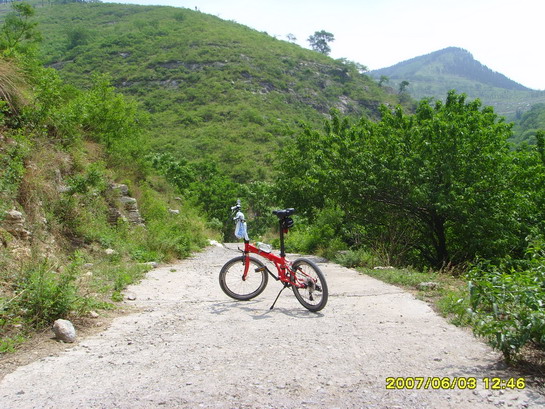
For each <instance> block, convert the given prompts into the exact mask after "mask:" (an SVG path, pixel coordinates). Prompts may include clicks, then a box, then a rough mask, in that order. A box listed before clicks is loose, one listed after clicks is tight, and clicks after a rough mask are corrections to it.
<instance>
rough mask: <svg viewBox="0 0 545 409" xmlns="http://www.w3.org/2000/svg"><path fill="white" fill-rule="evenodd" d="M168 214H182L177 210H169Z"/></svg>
mask: <svg viewBox="0 0 545 409" xmlns="http://www.w3.org/2000/svg"><path fill="white" fill-rule="evenodd" d="M168 212H169V213H170V214H180V211H179V210H177V209H168Z"/></svg>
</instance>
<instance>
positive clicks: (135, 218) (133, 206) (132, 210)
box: [119, 196, 144, 226]
mask: <svg viewBox="0 0 545 409" xmlns="http://www.w3.org/2000/svg"><path fill="white" fill-rule="evenodd" d="M119 200H120V201H121V203H123V207H124V208H125V210H126V211H127V219H129V222H131V223H133V224H136V225H139V226H143V225H144V220H143V219H142V217H141V216H140V211H139V210H138V204H137V202H136V199H135V198H134V197H130V196H121V198H120V199H119Z"/></svg>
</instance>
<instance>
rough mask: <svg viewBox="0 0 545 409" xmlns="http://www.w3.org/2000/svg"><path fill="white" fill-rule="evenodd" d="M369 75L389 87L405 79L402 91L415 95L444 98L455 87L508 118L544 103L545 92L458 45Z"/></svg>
mask: <svg viewBox="0 0 545 409" xmlns="http://www.w3.org/2000/svg"><path fill="white" fill-rule="evenodd" d="M369 75H370V76H371V77H372V78H375V79H377V80H380V78H382V80H383V81H385V77H387V78H388V83H389V84H390V86H392V87H394V88H395V87H399V86H400V84H401V83H402V82H403V81H407V82H409V85H408V86H407V87H406V90H407V91H408V92H409V93H410V94H411V95H412V96H413V97H414V98H415V99H418V100H419V99H422V98H435V99H444V98H445V95H446V94H447V92H448V91H449V90H451V89H455V90H456V91H457V92H459V93H465V94H466V95H467V96H468V97H469V98H472V99H474V98H479V99H480V100H481V101H482V102H483V104H484V105H491V106H493V107H494V108H495V110H496V111H497V112H498V113H499V114H500V115H505V116H506V117H507V118H508V119H510V120H515V119H516V117H517V116H519V117H520V115H521V114H522V113H523V112H525V111H527V110H529V109H530V108H531V106H532V105H534V104H537V103H541V102H545V91H538V90H533V89H530V88H528V87H526V86H524V85H522V84H519V83H517V82H515V81H513V80H511V79H509V78H508V77H507V76H505V75H504V74H501V73H499V72H496V71H493V70H492V69H490V68H488V67H487V66H485V65H483V64H481V63H480V62H479V61H477V60H475V59H474V57H473V55H472V54H471V53H470V52H469V51H467V50H465V49H463V48H459V47H447V48H444V49H441V50H438V51H434V52H432V53H429V54H425V55H421V56H418V57H414V58H411V59H409V60H405V61H401V62H399V63H397V64H394V65H392V66H390V67H385V68H380V69H377V70H373V71H370V72H369Z"/></svg>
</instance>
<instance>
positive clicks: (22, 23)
mask: <svg viewBox="0 0 545 409" xmlns="http://www.w3.org/2000/svg"><path fill="white" fill-rule="evenodd" d="M12 9H13V11H12V12H10V13H9V14H8V15H7V16H6V18H5V20H4V24H3V25H2V27H1V28H0V51H2V52H3V54H4V55H13V54H14V53H21V52H22V53H24V52H26V50H27V49H28V47H29V46H31V45H32V44H33V43H35V42H37V41H39V40H40V38H41V37H40V33H39V32H38V31H37V30H36V25H37V24H38V23H36V22H34V21H32V17H33V16H34V8H33V7H32V6H31V5H30V4H27V3H15V4H12Z"/></svg>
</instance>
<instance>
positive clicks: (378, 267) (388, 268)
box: [374, 266, 394, 270]
mask: <svg viewBox="0 0 545 409" xmlns="http://www.w3.org/2000/svg"><path fill="white" fill-rule="evenodd" d="M393 269H394V267H392V266H376V267H375V268H374V270H393Z"/></svg>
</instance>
